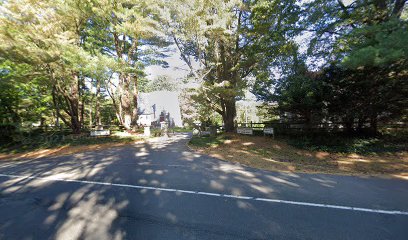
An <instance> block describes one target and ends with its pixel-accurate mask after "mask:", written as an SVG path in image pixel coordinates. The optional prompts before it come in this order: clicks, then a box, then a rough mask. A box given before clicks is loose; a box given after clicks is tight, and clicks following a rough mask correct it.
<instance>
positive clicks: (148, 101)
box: [137, 91, 183, 127]
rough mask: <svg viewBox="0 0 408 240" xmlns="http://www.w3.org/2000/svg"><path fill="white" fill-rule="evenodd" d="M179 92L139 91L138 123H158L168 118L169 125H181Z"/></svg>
mask: <svg viewBox="0 0 408 240" xmlns="http://www.w3.org/2000/svg"><path fill="white" fill-rule="evenodd" d="M178 95H179V93H177V92H170V91H157V92H150V93H140V94H139V100H138V101H139V102H138V112H139V118H138V121H137V122H138V124H140V125H150V124H151V123H153V124H155V123H156V124H158V123H160V121H163V120H166V119H167V120H168V121H169V122H170V126H176V127H182V126H183V122H182V120H181V112H180V102H179V98H178Z"/></svg>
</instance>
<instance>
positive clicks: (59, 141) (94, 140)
mask: <svg viewBox="0 0 408 240" xmlns="http://www.w3.org/2000/svg"><path fill="white" fill-rule="evenodd" d="M138 141H143V139H142V138H141V137H138V136H128V135H125V136H121V135H119V134H115V133H113V134H112V135H111V136H106V137H89V136H88V135H87V134H79V135H37V136H31V137H30V138H26V139H23V140H21V141H18V142H12V143H10V144H5V145H0V160H3V159H7V160H12V159H22V158H39V157H44V156H50V155H63V154H72V153H77V152H84V151H89V150H96V149H102V148H108V147H116V146H122V145H125V144H129V143H134V142H138Z"/></svg>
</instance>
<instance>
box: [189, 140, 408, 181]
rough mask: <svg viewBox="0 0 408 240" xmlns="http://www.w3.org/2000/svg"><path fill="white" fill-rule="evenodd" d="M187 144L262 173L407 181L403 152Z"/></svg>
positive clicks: (259, 143) (271, 143)
mask: <svg viewBox="0 0 408 240" xmlns="http://www.w3.org/2000/svg"><path fill="white" fill-rule="evenodd" d="M190 145H191V146H192V147H193V148H194V149H197V150H198V151H199V152H201V153H205V154H209V155H211V156H214V157H217V158H220V159H224V160H228V161H232V162H238V163H243V164H245V165H248V166H252V167H255V168H261V169H266V170H284V171H297V172H313V173H340V174H370V175H378V174H385V175H388V176H393V177H398V178H403V179H408V155H407V152H406V151H401V152H394V153H372V154H356V153H330V152H325V151H310V150H303V149H299V148H295V147H293V146H290V145H288V144H286V143H285V142H284V141H281V140H274V139H272V138H269V137H261V136H244V135H237V134H228V135H219V136H216V137H210V136H207V137H201V138H198V137H197V138H193V139H192V140H191V141H190Z"/></svg>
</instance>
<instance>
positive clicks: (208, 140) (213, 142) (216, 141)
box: [189, 135, 228, 148]
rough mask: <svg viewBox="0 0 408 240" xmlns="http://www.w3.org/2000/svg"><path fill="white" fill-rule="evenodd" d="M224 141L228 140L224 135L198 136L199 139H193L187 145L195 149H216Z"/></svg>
mask: <svg viewBox="0 0 408 240" xmlns="http://www.w3.org/2000/svg"><path fill="white" fill-rule="evenodd" d="M225 140H228V136H226V135H218V136H209V135H208V136H200V137H193V138H192V139H191V140H190V141H189V144H190V145H192V146H195V147H205V148H209V147H216V146H219V145H221V144H223V143H224V141H225Z"/></svg>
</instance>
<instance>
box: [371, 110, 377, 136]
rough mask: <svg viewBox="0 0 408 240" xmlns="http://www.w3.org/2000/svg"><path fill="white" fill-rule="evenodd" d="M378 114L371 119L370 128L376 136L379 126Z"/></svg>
mask: <svg viewBox="0 0 408 240" xmlns="http://www.w3.org/2000/svg"><path fill="white" fill-rule="evenodd" d="M377 123H378V121H377V114H376V113H374V114H372V115H371V117H370V128H371V133H373V134H376V133H377V130H378V125H377Z"/></svg>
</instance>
